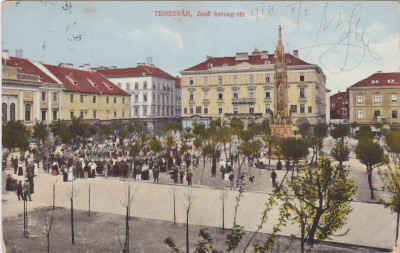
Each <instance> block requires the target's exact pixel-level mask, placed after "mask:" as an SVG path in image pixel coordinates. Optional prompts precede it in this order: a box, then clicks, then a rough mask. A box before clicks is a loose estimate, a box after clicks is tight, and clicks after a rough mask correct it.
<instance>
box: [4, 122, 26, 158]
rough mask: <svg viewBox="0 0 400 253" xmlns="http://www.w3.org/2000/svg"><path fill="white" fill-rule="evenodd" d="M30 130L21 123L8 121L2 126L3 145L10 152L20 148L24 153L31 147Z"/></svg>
mask: <svg viewBox="0 0 400 253" xmlns="http://www.w3.org/2000/svg"><path fill="white" fill-rule="evenodd" d="M29 134H30V133H29V130H28V129H27V128H26V126H25V125H24V124H23V123H21V122H20V121H8V122H7V123H5V124H3V126H2V135H3V136H2V144H3V146H4V147H5V148H7V150H8V151H12V150H14V149H15V148H19V149H20V151H22V152H24V151H26V150H28V147H29Z"/></svg>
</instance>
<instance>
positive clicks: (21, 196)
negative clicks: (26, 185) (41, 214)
mask: <svg viewBox="0 0 400 253" xmlns="http://www.w3.org/2000/svg"><path fill="white" fill-rule="evenodd" d="M17 196H18V201H20V200H21V199H22V200H24V197H23V194H22V181H21V180H19V183H18V185H17Z"/></svg>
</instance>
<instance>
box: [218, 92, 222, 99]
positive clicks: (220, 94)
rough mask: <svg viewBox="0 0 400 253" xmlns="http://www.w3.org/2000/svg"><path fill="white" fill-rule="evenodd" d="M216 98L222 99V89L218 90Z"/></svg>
mask: <svg viewBox="0 0 400 253" xmlns="http://www.w3.org/2000/svg"><path fill="white" fill-rule="evenodd" d="M218 99H219V100H222V99H223V95H222V91H219V92H218Z"/></svg>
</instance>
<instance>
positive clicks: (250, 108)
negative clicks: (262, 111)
mask: <svg viewBox="0 0 400 253" xmlns="http://www.w3.org/2000/svg"><path fill="white" fill-rule="evenodd" d="M249 113H254V105H249Z"/></svg>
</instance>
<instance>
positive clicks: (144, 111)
mask: <svg viewBox="0 0 400 253" xmlns="http://www.w3.org/2000/svg"><path fill="white" fill-rule="evenodd" d="M143 116H147V106H143Z"/></svg>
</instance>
